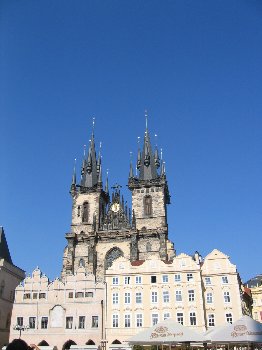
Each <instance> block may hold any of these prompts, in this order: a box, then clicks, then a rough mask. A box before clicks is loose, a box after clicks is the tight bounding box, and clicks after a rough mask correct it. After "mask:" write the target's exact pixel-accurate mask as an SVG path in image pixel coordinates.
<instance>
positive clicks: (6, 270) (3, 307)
mask: <svg viewBox="0 0 262 350" xmlns="http://www.w3.org/2000/svg"><path fill="white" fill-rule="evenodd" d="M24 277H25V274H24V271H23V270H21V269H19V268H18V267H17V266H15V265H14V264H13V262H12V258H11V255H10V252H9V249H8V245H7V240H6V237H5V233H4V229H3V227H0V348H2V346H4V345H5V344H7V343H8V339H9V331H10V324H11V315H12V309H13V302H14V296H15V288H16V287H17V285H18V284H19V283H20V282H21V281H22V280H23V279H24Z"/></svg>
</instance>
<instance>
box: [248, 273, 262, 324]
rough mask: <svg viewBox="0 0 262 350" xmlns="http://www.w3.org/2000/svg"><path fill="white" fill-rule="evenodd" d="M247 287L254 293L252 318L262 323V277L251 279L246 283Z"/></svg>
mask: <svg viewBox="0 0 262 350" xmlns="http://www.w3.org/2000/svg"><path fill="white" fill-rule="evenodd" d="M246 287H247V288H249V289H250V290H251V293H252V299H253V305H252V316H253V318H254V320H256V321H258V322H261V323H262V275H258V276H256V277H253V278H251V279H250V280H249V281H248V282H247V283H246Z"/></svg>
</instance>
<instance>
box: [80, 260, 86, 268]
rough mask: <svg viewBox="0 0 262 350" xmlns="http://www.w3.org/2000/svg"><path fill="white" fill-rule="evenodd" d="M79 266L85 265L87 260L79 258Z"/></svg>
mask: <svg viewBox="0 0 262 350" xmlns="http://www.w3.org/2000/svg"><path fill="white" fill-rule="evenodd" d="M79 267H85V261H84V259H82V258H81V259H80V260H79Z"/></svg>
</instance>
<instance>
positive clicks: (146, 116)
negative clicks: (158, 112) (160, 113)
mask: <svg viewBox="0 0 262 350" xmlns="http://www.w3.org/2000/svg"><path fill="white" fill-rule="evenodd" d="M145 118H146V132H147V127H148V125H147V124H148V114H147V110H146V109H145Z"/></svg>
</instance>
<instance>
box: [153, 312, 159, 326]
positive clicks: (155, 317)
mask: <svg viewBox="0 0 262 350" xmlns="http://www.w3.org/2000/svg"><path fill="white" fill-rule="evenodd" d="M157 323H158V314H152V326H154V325H156V324H157Z"/></svg>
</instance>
